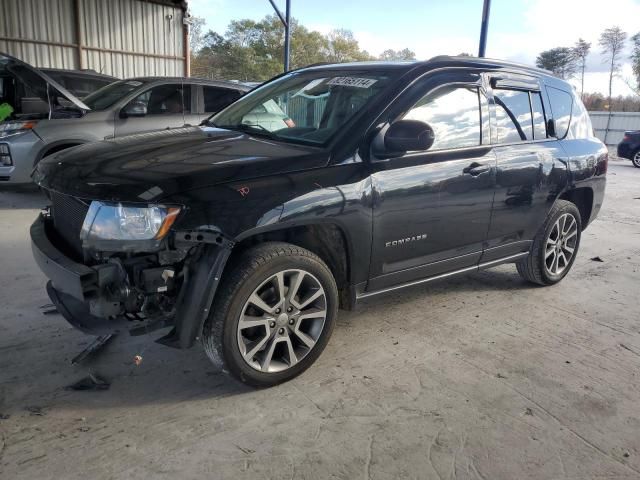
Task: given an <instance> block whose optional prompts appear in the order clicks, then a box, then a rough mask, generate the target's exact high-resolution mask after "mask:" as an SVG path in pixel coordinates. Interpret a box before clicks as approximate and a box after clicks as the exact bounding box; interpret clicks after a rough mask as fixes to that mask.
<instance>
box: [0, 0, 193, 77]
mask: <svg viewBox="0 0 640 480" xmlns="http://www.w3.org/2000/svg"><path fill="white" fill-rule="evenodd" d="M183 15H184V11H183V9H182V8H181V7H180V6H177V5H174V4H173V3H172V2H170V1H164V2H162V1H149V0H0V51H2V52H5V53H8V54H10V55H13V56H15V57H17V58H20V59H21V60H23V61H25V62H27V63H30V64H32V65H35V66H37V67H52V68H67V69H81V68H86V69H92V70H95V71H97V72H101V73H105V74H108V75H113V76H116V77H119V78H127V77H133V76H153V75H160V76H184V75H187V73H188V72H186V66H185V63H186V62H185V44H184V41H185V30H184V29H185V28H186V27H185V26H184V25H183Z"/></svg>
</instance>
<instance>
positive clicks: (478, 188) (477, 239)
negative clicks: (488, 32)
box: [367, 72, 496, 291]
mask: <svg viewBox="0 0 640 480" xmlns="http://www.w3.org/2000/svg"><path fill="white" fill-rule="evenodd" d="M485 92H486V89H485V85H484V83H483V78H482V76H481V75H480V74H478V73H464V72H451V73H440V74H435V75H433V74H431V75H427V76H426V77H423V78H422V79H420V80H419V81H417V82H416V83H415V84H414V86H413V87H411V88H410V89H409V91H407V92H406V93H405V94H404V95H403V96H402V97H401V98H400V99H399V101H398V102H397V103H398V105H394V106H392V107H391V110H392V111H391V112H390V115H389V117H386V118H385V120H386V121H387V122H388V123H393V122H394V121H396V120H400V119H407V120H419V121H422V122H425V123H427V124H428V125H429V126H430V127H431V128H432V129H433V131H434V134H435V135H434V143H433V145H432V146H431V147H430V148H429V149H428V150H426V151H413V152H405V153H403V154H401V155H399V156H394V157H393V158H372V160H371V165H372V169H373V173H372V175H371V178H372V184H373V189H374V207H373V247H372V248H373V253H372V262H371V267H370V280H369V284H368V288H367V289H368V290H370V291H375V290H380V289H385V288H389V287H393V286H394V285H398V284H403V283H407V282H412V281H417V280H420V279H424V278H427V277H433V276H437V275H441V274H444V273H447V272H452V271H457V270H463V269H466V268H474V267H475V266H476V265H477V264H478V261H479V259H480V257H481V255H482V249H483V246H484V245H483V244H484V242H485V240H486V237H487V231H488V229H489V222H490V218H491V208H492V203H493V195H494V190H495V175H496V155H495V153H494V152H493V148H492V146H491V145H490V131H489V108H488V102H487V98H486V93H485ZM383 133H384V130H383V131H382V132H381V133H380V135H382V134H383Z"/></svg>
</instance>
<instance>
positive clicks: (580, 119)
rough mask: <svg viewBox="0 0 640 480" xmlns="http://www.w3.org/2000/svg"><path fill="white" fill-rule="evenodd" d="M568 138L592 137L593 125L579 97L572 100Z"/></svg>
mask: <svg viewBox="0 0 640 480" xmlns="http://www.w3.org/2000/svg"><path fill="white" fill-rule="evenodd" d="M568 137H569V138H589V137H593V126H592V125H591V119H590V118H589V113H588V112H587V109H586V108H584V104H583V103H582V101H581V100H580V98H578V97H576V98H575V99H574V101H573V108H572V110H571V124H570V125H569V135H568Z"/></svg>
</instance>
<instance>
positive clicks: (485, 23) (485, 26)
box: [478, 0, 491, 57]
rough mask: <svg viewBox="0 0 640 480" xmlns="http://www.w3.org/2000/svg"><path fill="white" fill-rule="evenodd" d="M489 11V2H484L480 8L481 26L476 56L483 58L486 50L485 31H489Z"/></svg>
mask: <svg viewBox="0 0 640 480" xmlns="http://www.w3.org/2000/svg"><path fill="white" fill-rule="evenodd" d="M490 9H491V0H484V6H483V7H482V25H481V27H480V48H478V56H479V57H484V56H485V55H484V54H485V51H486V50H487V31H488V30H489V10H490Z"/></svg>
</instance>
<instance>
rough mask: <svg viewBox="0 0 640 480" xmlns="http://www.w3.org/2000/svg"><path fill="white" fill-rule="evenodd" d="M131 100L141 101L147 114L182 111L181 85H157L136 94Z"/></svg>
mask: <svg viewBox="0 0 640 480" xmlns="http://www.w3.org/2000/svg"><path fill="white" fill-rule="evenodd" d="M187 88H188V89H189V87H187ZM133 101H134V102H140V103H143V104H144V105H145V106H146V107H147V114H148V115H165V114H176V113H183V111H184V106H183V103H182V102H183V98H182V85H159V86H157V87H153V88H150V89H149V90H147V91H146V92H144V93H142V94H141V95H138V96H137V97H136V98H135V99H134V100H133Z"/></svg>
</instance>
